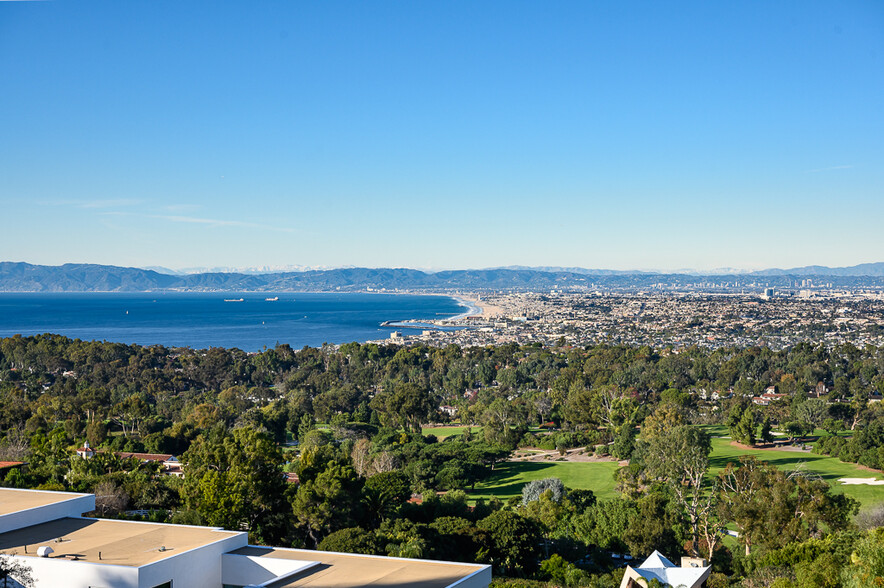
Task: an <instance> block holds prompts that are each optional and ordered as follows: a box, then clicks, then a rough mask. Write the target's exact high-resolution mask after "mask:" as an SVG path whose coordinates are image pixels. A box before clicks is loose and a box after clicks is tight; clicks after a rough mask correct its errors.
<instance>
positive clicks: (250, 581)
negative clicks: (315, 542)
mask: <svg viewBox="0 0 884 588" xmlns="http://www.w3.org/2000/svg"><path fill="white" fill-rule="evenodd" d="M317 565H319V562H317V561H299V560H292V559H276V558H272V557H251V556H248V555H237V554H234V553H226V554H224V555H222V556H221V581H222V583H223V584H232V585H234V586H259V585H261V586H263V585H264V584H267V583H269V582H274V581H277V580H282V579H284V578H288V577H290V576H294V575H295V574H299V573H301V572H303V571H305V570H308V569H310V568H312V567H314V566H317Z"/></svg>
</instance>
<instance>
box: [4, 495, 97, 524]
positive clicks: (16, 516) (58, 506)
mask: <svg viewBox="0 0 884 588" xmlns="http://www.w3.org/2000/svg"><path fill="white" fill-rule="evenodd" d="M20 492H22V493H23V492H27V493H28V494H31V495H35V496H37V497H45V498H46V503H45V504H35V505H33V506H30V507H26V508H21V509H19V510H16V511H14V512H7V513H4V514H0V533H6V532H7V531H14V530H15V529H21V528H24V527H30V526H31V525H39V524H40V523H46V522H48V521H54V520H56V519H63V518H65V517H79V516H81V515H82V514H83V513H84V512H90V511H93V510H95V495H94V494H75V493H73V492H49V491H45V492H44V491H42V490H14V489H11V488H2V489H0V501H3V500H14V499H15V495H16V493H20Z"/></svg>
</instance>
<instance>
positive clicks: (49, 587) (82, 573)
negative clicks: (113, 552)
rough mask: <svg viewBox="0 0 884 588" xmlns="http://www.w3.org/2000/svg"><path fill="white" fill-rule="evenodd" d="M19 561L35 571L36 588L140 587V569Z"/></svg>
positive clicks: (52, 560)
mask: <svg viewBox="0 0 884 588" xmlns="http://www.w3.org/2000/svg"><path fill="white" fill-rule="evenodd" d="M15 559H16V560H18V561H20V562H22V563H24V564H25V565H26V566H28V567H29V568H31V575H32V576H33V578H34V581H35V582H34V588H61V587H64V588H139V585H138V568H134V567H131V566H115V565H108V564H100V563H92V562H86V561H71V560H70V559H62V558H51V557H27V556H24V557H22V556H15ZM154 585H155V584H154Z"/></svg>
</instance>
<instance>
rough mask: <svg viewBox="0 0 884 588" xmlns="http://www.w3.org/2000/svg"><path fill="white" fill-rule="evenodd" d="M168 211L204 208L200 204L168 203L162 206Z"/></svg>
mask: <svg viewBox="0 0 884 588" xmlns="http://www.w3.org/2000/svg"><path fill="white" fill-rule="evenodd" d="M161 208H162V209H163V210H165V211H167V212H188V211H194V210H199V209H200V208H202V206H200V205H199V204H167V205H165V206H162V207H161Z"/></svg>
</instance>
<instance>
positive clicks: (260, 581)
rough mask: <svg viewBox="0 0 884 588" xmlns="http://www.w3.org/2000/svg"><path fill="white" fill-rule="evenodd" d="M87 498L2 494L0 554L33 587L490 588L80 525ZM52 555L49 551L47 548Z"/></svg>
mask: <svg viewBox="0 0 884 588" xmlns="http://www.w3.org/2000/svg"><path fill="white" fill-rule="evenodd" d="M94 508H95V497H94V496H93V495H91V494H74V493H68V492H41V491H36V490H14V489H8V488H0V552H2V553H5V554H7V555H8V556H10V557H13V558H16V559H18V560H20V561H21V562H22V563H24V564H25V565H27V566H28V567H29V568H30V569H31V571H32V575H33V577H34V580H35V582H36V584H35V586H36V588H57V587H60V586H64V587H65V588H243V587H246V586H265V587H268V588H294V587H300V586H313V587H319V586H322V587H323V588H336V587H341V588H349V587H355V586H367V585H379V584H383V585H394V584H395V585H402V586H405V585H408V586H416V587H419V588H448V587H449V586H453V585H454V584H457V586H458V588H486V587H487V586H488V584H489V583H490V581H491V569H490V567H489V566H483V565H474V564H462V563H452V562H433V561H425V560H417V559H403V558H392V557H376V556H368V555H355V554H341V553H330V552H322V551H310V550H302V549H282V548H273V547H257V546H251V545H249V544H248V534H247V533H244V532H239V531H225V530H223V529H219V528H214V527H195V526H186V525H169V524H162V523H145V522H133V521H120V520H111V519H95V518H88V517H83V516H80V515H81V514H82V513H83V512H88V511H91V510H94ZM47 548H48V549H47Z"/></svg>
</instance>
